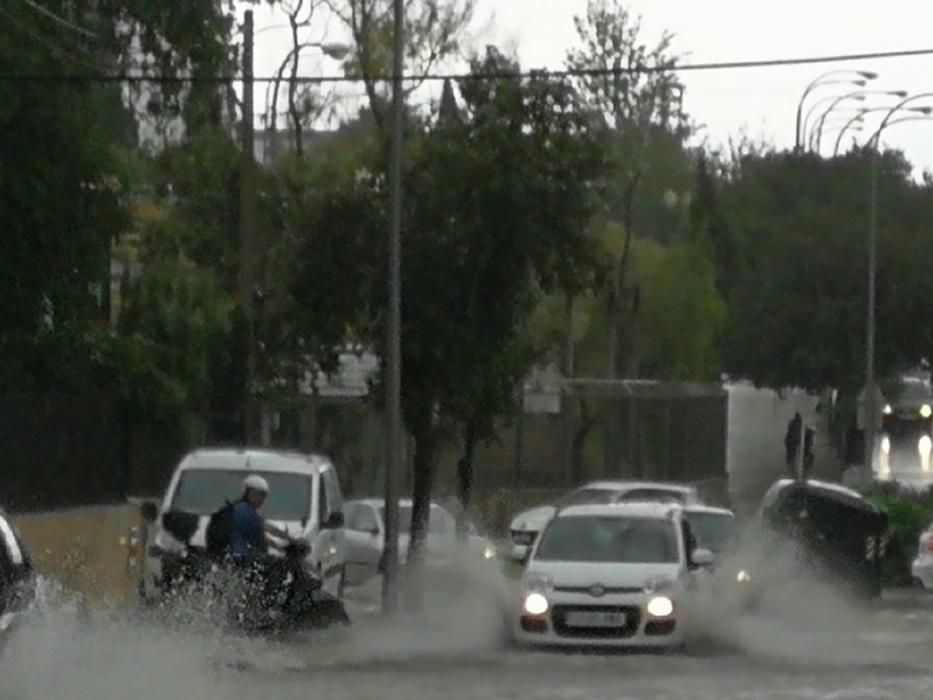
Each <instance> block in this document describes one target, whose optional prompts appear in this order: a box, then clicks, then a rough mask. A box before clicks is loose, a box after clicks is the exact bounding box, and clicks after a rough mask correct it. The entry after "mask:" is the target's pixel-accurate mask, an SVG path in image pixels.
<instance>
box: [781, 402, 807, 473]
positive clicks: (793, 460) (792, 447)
mask: <svg viewBox="0 0 933 700" xmlns="http://www.w3.org/2000/svg"><path fill="white" fill-rule="evenodd" d="M802 430H803V418H802V417H801V415H800V412H799V411H798V412H797V413H795V414H794V417H793V418H791V419H790V422H788V424H787V432H786V433H784V460H785V463H786V464H787V471H788V472H790V473H791V474H793V473H794V467H795V465H796V464H797V452H798V451H799V450H800V437H801V431H802Z"/></svg>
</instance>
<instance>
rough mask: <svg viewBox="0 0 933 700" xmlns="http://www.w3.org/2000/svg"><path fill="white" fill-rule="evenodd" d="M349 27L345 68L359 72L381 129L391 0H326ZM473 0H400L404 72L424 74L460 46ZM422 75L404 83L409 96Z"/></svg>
mask: <svg viewBox="0 0 933 700" xmlns="http://www.w3.org/2000/svg"><path fill="white" fill-rule="evenodd" d="M326 1H327V3H328V5H329V6H330V8H331V10H332V11H333V12H334V13H335V15H336V16H337V17H338V18H339V19H340V21H341V22H342V23H343V25H344V26H345V27H346V28H347V29H348V30H349V32H350V36H351V37H352V39H353V44H354V51H353V53H352V54H351V56H350V57H349V58H348V59H347V61H346V67H347V72H348V73H352V74H357V75H361V76H362V77H363V83H364V85H365V88H366V96H367V99H368V101H369V110H370V112H371V113H372V115H373V118H374V120H375V123H376V126H377V127H378V128H379V129H380V130H382V129H383V127H384V126H385V122H386V116H385V114H386V109H387V107H388V104H389V93H388V90H389V88H390V87H391V81H387V80H385V79H384V78H385V76H387V75H390V74H391V72H392V50H393V26H394V25H393V0H326ZM475 6H476V0H409V1H408V2H406V3H405V41H406V46H405V71H406V73H407V74H408V75H410V76H425V75H427V74H429V73H431V71H432V70H433V69H434V68H436V67H437V66H438V65H441V64H443V62H444V61H445V60H447V59H449V58H451V57H453V56H455V55H456V54H457V53H458V51H459V50H460V48H461V40H462V35H463V33H464V31H465V30H466V28H467V27H468V25H469V24H470V22H471V20H472V19H473V12H474V9H475ZM422 83H423V78H421V79H420V80H417V79H416V80H414V81H411V82H409V83H407V84H406V86H405V90H406V96H410V95H411V94H412V93H413V92H414V91H415V90H417V89H418V88H419V87H420V86H421V84H422Z"/></svg>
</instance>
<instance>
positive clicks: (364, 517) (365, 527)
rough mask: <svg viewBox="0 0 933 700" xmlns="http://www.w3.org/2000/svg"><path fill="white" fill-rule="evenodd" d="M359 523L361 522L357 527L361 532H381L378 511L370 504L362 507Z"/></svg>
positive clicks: (358, 518)
mask: <svg viewBox="0 0 933 700" xmlns="http://www.w3.org/2000/svg"><path fill="white" fill-rule="evenodd" d="M357 523H359V527H358V528H357V529H358V530H359V531H360V532H370V533H371V532H379V522H378V521H377V520H376V512H375V511H374V510H373V509H372V508H370V507H369V506H363V507H362V508H360V510H359V513H358V517H357Z"/></svg>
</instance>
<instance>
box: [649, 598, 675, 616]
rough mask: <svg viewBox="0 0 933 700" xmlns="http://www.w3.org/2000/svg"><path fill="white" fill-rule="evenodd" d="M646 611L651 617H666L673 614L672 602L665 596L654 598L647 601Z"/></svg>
mask: <svg viewBox="0 0 933 700" xmlns="http://www.w3.org/2000/svg"><path fill="white" fill-rule="evenodd" d="M647 610H648V614H649V615H651V617H667V616H669V615H670V614H671V613H673V612H674V601H672V600H671V599H670V598H668V597H667V596H666V595H659V596H655V597H654V598H652V599H651V600H649V601H648V607H647Z"/></svg>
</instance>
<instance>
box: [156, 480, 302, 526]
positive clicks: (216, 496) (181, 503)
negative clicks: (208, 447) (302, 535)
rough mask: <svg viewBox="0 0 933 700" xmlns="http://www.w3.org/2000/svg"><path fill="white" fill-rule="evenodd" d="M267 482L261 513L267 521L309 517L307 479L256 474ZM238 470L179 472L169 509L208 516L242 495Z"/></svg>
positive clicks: (241, 481)
mask: <svg viewBox="0 0 933 700" xmlns="http://www.w3.org/2000/svg"><path fill="white" fill-rule="evenodd" d="M257 473H258V474H259V475H260V476H262V477H263V478H264V479H265V480H266V481H268V482H269V497H268V498H267V499H266V503H265V505H264V506H263V509H262V514H263V516H264V517H265V518H267V519H269V520H288V521H301V520H306V519H307V518H308V517H309V515H310V514H311V477H310V476H309V475H307V474H293V473H288V472H257ZM244 476H245V475H244V473H243V472H242V471H225V470H222V469H189V470H186V471H184V472H182V475H181V479H180V480H179V482H178V488H177V489H176V490H175V495H174V497H173V498H172V510H182V511H185V512H188V513H197V514H198V515H208V514H210V513H213V512H214V511H216V510H217V509H218V508H220V507H221V506H222V505H223V504H224V501H225V500H227V501H234V500H236V499H238V498H239V497H240V496H241V495H242V494H243V479H244Z"/></svg>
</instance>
